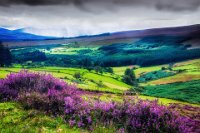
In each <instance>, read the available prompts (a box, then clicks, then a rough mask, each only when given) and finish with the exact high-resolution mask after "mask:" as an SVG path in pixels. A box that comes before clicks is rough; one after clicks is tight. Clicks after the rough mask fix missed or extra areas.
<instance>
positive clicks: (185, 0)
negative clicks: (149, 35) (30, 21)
mask: <svg viewBox="0 0 200 133" xmlns="http://www.w3.org/2000/svg"><path fill="white" fill-rule="evenodd" d="M99 3H101V4H100V5H99V6H102V7H103V6H105V5H110V6H116V5H119V6H144V7H149V6H151V7H153V8H155V9H158V10H169V11H183V10H191V11H193V10H196V9H198V8H199V7H200V0H1V1H0V5H1V6H10V5H20V4H24V5H30V6H41V5H67V4H74V5H76V6H77V7H79V8H82V9H85V6H86V5H87V4H92V5H97V4H99Z"/></svg>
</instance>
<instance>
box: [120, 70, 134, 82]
mask: <svg viewBox="0 0 200 133" xmlns="http://www.w3.org/2000/svg"><path fill="white" fill-rule="evenodd" d="M122 80H123V82H125V83H126V84H129V85H136V84H137V81H136V76H135V73H134V71H133V70H132V69H130V68H127V69H126V70H125V72H124V76H123V79H122Z"/></svg>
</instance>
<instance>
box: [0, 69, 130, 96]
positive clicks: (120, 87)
mask: <svg viewBox="0 0 200 133" xmlns="http://www.w3.org/2000/svg"><path fill="white" fill-rule="evenodd" d="M26 69H28V70H31V71H37V72H43V73H44V72H46V73H50V74H52V75H53V76H55V77H57V78H60V79H64V80H65V81H67V82H69V83H75V84H77V86H78V87H79V88H81V89H85V90H95V91H103V92H113V93H123V91H126V90H129V89H130V88H131V86H130V85H127V84H125V83H123V82H122V81H121V80H120V79H117V75H111V74H109V73H104V74H98V73H96V72H94V71H91V72H89V71H88V70H86V69H79V68H64V67H41V68H26ZM20 70H22V68H20V67H18V68H16V67H11V68H0V72H1V76H0V78H4V77H6V75H7V74H9V73H11V72H18V71H20ZM76 72H80V74H81V81H79V80H77V79H75V78H74V77H73V75H74V74H75V73H76ZM99 82H102V85H99Z"/></svg>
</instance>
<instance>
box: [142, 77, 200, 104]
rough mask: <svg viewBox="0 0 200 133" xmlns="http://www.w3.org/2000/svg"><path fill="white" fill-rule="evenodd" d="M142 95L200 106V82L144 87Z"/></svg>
mask: <svg viewBox="0 0 200 133" xmlns="http://www.w3.org/2000/svg"><path fill="white" fill-rule="evenodd" d="M142 94H145V95H149V96H155V97H165V98H170V99H176V100H179V101H184V102H189V103H196V104H200V97H199V96H200V80H195V81H188V82H184V83H181V82H179V83H173V84H165V85H155V86H146V87H145V91H144V92H143V93H142Z"/></svg>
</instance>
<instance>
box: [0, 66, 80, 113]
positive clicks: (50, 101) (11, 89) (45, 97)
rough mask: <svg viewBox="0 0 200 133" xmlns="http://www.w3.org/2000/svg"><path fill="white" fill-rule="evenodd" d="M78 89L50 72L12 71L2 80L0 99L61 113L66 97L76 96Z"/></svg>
mask: <svg viewBox="0 0 200 133" xmlns="http://www.w3.org/2000/svg"><path fill="white" fill-rule="evenodd" d="M76 94H77V89H76V87H75V86H73V85H68V84H66V83H65V82H64V81H62V80H60V79H57V78H54V77H53V76H52V75H50V74H40V73H34V72H28V71H24V70H23V71H20V72H19V73H12V74H9V75H8V76H7V78H5V79H3V80H1V81H0V101H8V100H18V101H20V102H21V103H22V104H23V105H24V106H25V107H27V108H36V109H40V110H44V111H47V112H51V113H54V114H59V113H60V112H62V111H64V97H65V96H69V95H70V96H73V97H76Z"/></svg>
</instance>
